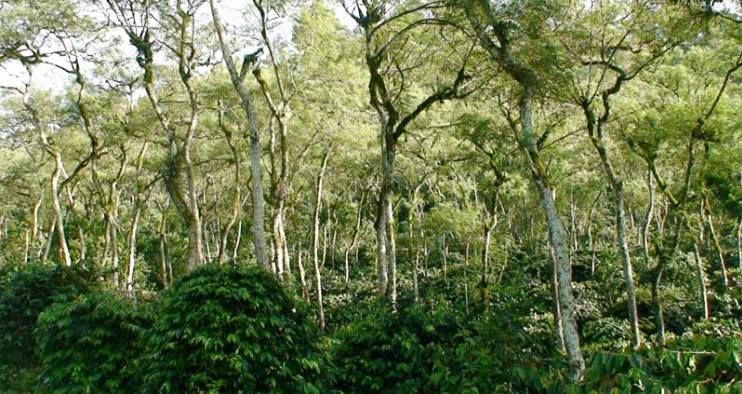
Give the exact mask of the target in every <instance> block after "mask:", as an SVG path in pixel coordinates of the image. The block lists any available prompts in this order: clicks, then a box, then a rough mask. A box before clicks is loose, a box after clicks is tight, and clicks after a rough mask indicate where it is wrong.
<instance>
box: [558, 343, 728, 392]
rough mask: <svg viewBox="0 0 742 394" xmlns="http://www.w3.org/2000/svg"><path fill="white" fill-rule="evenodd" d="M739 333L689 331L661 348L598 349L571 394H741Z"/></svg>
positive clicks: (571, 388) (568, 390) (570, 390)
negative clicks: (715, 335) (711, 334)
mask: <svg viewBox="0 0 742 394" xmlns="http://www.w3.org/2000/svg"><path fill="white" fill-rule="evenodd" d="M740 376H742V337H740V336H739V335H737V336H731V337H726V338H713V337H707V336H689V337H686V338H682V339H680V340H678V341H676V342H673V343H670V344H668V347H667V348H666V349H661V348H649V347H645V348H642V349H640V350H639V351H636V352H626V353H597V354H595V355H594V356H593V357H592V360H591V362H590V366H589V368H588V369H587V370H586V372H585V378H584V380H583V382H582V383H581V384H580V385H576V386H572V387H570V388H568V389H567V390H565V391H567V392H571V393H581V392H585V393H591V392H596V391H597V392H614V391H615V392H621V393H624V392H626V393H628V392H647V393H664V392H673V393H711V392H713V393H741V392H742V382H739V377H740Z"/></svg>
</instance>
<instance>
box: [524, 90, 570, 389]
mask: <svg viewBox="0 0 742 394" xmlns="http://www.w3.org/2000/svg"><path fill="white" fill-rule="evenodd" d="M523 88H524V90H525V91H524V93H523V96H522V97H521V100H520V125H521V132H522V134H523V138H519V140H520V141H521V145H522V149H523V151H524V153H525V155H526V158H527V159H528V162H529V167H530V169H531V179H532V180H533V182H534V184H535V186H536V189H537V190H538V191H539V196H540V197H541V204H542V207H543V209H544V212H545V214H546V222H547V224H548V228H549V240H550V242H551V245H552V247H553V248H554V254H555V255H556V260H557V272H558V279H559V300H560V302H561V307H562V329H563V330H564V342H565V346H566V348H567V356H568V357H569V364H570V370H571V379H572V380H573V381H580V380H581V379H582V374H583V373H584V371H585V359H584V358H583V357H582V350H581V349H580V336H579V331H578V330H577V321H576V320H575V316H574V315H575V300H574V295H573V293H572V262H571V260H570V257H569V247H568V244H567V237H566V233H565V231H564V225H563V223H562V219H561V216H560V215H559V211H558V210H557V208H556V204H555V202H554V194H553V192H552V190H551V189H550V188H549V185H548V181H547V175H546V173H545V168H544V165H543V163H541V161H540V157H539V155H538V148H537V143H536V141H537V138H536V134H535V132H534V128H533V119H532V114H531V100H532V96H533V91H534V87H533V86H532V85H529V84H525V85H524V86H523Z"/></svg>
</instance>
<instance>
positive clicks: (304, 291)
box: [296, 244, 309, 301]
mask: <svg viewBox="0 0 742 394" xmlns="http://www.w3.org/2000/svg"><path fill="white" fill-rule="evenodd" d="M302 257H303V251H302V250H301V244H299V249H298V253H297V258H296V264H297V265H298V266H299V281H301V294H302V297H304V300H306V301H309V286H308V285H307V274H306V270H304V262H303V259H302Z"/></svg>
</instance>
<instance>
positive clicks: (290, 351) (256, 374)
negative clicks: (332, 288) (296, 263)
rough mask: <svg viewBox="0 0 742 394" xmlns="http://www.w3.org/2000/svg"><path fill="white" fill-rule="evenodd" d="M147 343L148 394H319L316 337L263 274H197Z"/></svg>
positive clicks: (174, 293) (222, 270)
mask: <svg viewBox="0 0 742 394" xmlns="http://www.w3.org/2000/svg"><path fill="white" fill-rule="evenodd" d="M146 337H147V341H146V344H145V346H146V349H147V350H146V353H145V354H144V357H143V360H142V368H143V369H142V373H143V375H144V377H143V379H144V386H143V390H144V391H146V392H166V393H167V392H169V393H183V392H229V393H253V392H319V388H318V383H317V382H318V380H319V371H320V359H319V357H318V355H317V353H316V346H315V342H314V341H315V339H316V338H317V337H318V334H317V333H316V332H315V330H314V328H313V327H312V326H311V325H310V324H308V323H307V319H306V318H305V315H304V313H302V312H301V311H300V310H297V307H296V306H295V305H294V303H293V302H292V300H291V299H290V298H289V297H288V296H287V295H286V294H285V292H284V290H283V288H282V286H281V284H280V283H278V281H277V280H276V279H275V277H274V276H273V275H272V274H270V273H268V272H267V271H265V270H263V269H261V268H256V267H250V268H246V267H237V268H233V267H224V266H217V265H207V266H203V267H200V268H198V269H196V270H194V271H193V272H192V273H191V274H190V275H189V276H187V277H186V278H184V279H183V280H181V281H180V282H179V283H177V284H176V285H175V287H174V288H172V289H171V290H169V291H168V292H167V293H166V294H165V296H164V299H163V300H162V304H161V305H160V306H159V307H158V313H157V317H156V320H155V323H154V326H153V328H152V330H150V331H149V332H147V334H146Z"/></svg>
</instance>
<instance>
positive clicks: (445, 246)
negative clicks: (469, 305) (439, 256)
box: [442, 233, 449, 291]
mask: <svg viewBox="0 0 742 394" xmlns="http://www.w3.org/2000/svg"><path fill="white" fill-rule="evenodd" d="M442 249H443V286H444V288H445V289H446V291H448V289H449V286H448V236H447V235H446V233H443V248H442Z"/></svg>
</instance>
